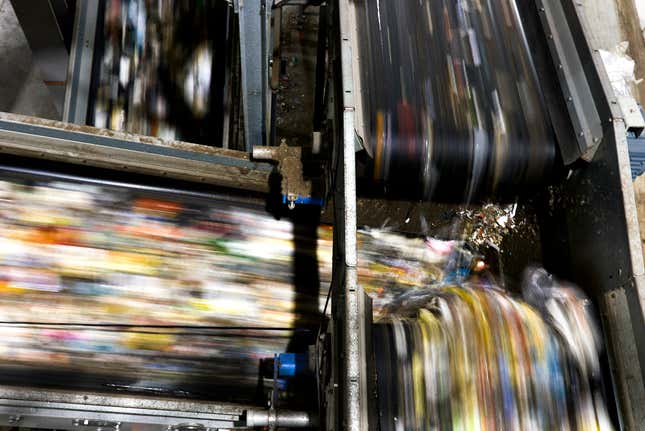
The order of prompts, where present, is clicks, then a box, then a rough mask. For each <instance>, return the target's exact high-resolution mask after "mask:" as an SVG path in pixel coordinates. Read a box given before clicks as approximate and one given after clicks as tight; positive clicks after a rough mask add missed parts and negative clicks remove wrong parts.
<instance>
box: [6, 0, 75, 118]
mask: <svg viewBox="0 0 645 431" xmlns="http://www.w3.org/2000/svg"><path fill="white" fill-rule="evenodd" d="M0 59H1V60H0V111H5V112H12V113H16V114H24V115H32V116H36V117H42V118H49V119H53V120H59V119H60V118H61V114H62V112H61V110H60V109H59V108H57V107H56V104H55V103H54V99H53V97H52V94H51V93H50V91H49V89H48V88H47V87H46V86H45V84H44V83H43V81H42V79H41V77H40V72H39V71H38V67H37V66H36V65H35V63H34V61H33V56H32V54H31V50H30V49H29V45H28V44H27V39H26V38H25V35H24V33H23V31H22V29H21V27H20V25H19V23H18V19H17V18H16V14H15V13H14V10H13V8H12V6H11V3H10V1H9V0H0ZM59 105H60V103H59Z"/></svg>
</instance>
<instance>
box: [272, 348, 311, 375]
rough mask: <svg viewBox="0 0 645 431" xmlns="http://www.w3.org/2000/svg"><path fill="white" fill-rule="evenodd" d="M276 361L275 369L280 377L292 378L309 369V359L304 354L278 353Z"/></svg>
mask: <svg viewBox="0 0 645 431" xmlns="http://www.w3.org/2000/svg"><path fill="white" fill-rule="evenodd" d="M276 359H277V360H276V367H277V368H278V375H279V376H280V377H294V376H296V375H299V374H302V373H304V372H306V371H307V370H308V369H309V359H308V357H307V354H306V353H280V354H279V355H278V357H277V358H276Z"/></svg>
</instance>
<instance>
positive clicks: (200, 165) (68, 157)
mask: <svg viewBox="0 0 645 431" xmlns="http://www.w3.org/2000/svg"><path fill="white" fill-rule="evenodd" d="M0 152H1V153H6V154H13V155H19V156H28V157H35V158H39V159H46V160H55V161H61V162H66V163H72V164H80V165H88V166H96V167H103V168H111V169H117V170H121V171H128V172H136V173H141V174H147V175H154V176H160V177H167V178H175V179H180V180H186V181H194V182H199V183H205V184H212V185H215V186H220V187H228V188H234V189H242V190H248V191H254V192H262V193H265V192H268V191H269V175H270V174H271V172H272V170H273V168H272V166H271V165H270V164H268V163H256V162H252V161H251V160H250V158H249V156H248V155H247V154H246V153H245V152H238V151H232V150H225V149H219V148H213V147H205V146H201V145H196V144H190V143H186V142H178V141H167V140H163V139H159V138H152V137H147V136H139V135H133V134H129V133H121V132H114V131H110V130H105V129H97V128H94V127H89V126H79V125H74V124H68V123H62V122H58V121H51V120H44V119H40V118H34V117H26V116H20V115H14V114H8V113H0Z"/></svg>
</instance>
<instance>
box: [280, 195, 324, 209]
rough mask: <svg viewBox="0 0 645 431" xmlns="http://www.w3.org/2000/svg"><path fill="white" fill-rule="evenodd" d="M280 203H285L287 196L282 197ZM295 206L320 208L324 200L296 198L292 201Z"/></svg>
mask: <svg viewBox="0 0 645 431" xmlns="http://www.w3.org/2000/svg"><path fill="white" fill-rule="evenodd" d="M282 203H283V204H286V203H287V196H285V195H282ZM294 203H295V204H296V205H317V206H319V207H322V206H324V205H325V200H324V199H323V198H311V197H310V198H303V197H300V196H298V199H296V200H295V201H294Z"/></svg>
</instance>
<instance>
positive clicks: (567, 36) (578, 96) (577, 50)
mask: <svg viewBox="0 0 645 431" xmlns="http://www.w3.org/2000/svg"><path fill="white" fill-rule="evenodd" d="M536 4H537V8H538V12H539V15H540V20H541V21H542V26H543V28H544V33H545V34H546V36H547V43H548V46H549V50H550V52H551V56H552V58H553V62H554V63H555V67H556V71H557V76H558V80H559V81H560V86H561V88H562V91H563V93H564V99H565V100H566V104H567V110H568V112H569V117H570V119H571V125H572V126H573V128H574V131H575V136H576V140H577V145H576V143H573V142H569V141H561V142H560V148H561V154H562V157H563V159H564V162H565V163H566V164H570V163H573V162H575V161H576V160H578V159H579V158H583V159H584V160H587V161H591V160H592V159H593V156H594V154H595V152H596V150H597V149H598V145H599V144H600V141H601V140H602V137H603V130H602V124H601V119H600V114H599V113H598V109H597V107H596V104H595V103H594V98H593V94H592V91H593V90H592V88H591V87H590V84H589V81H588V80H587V79H585V70H584V65H585V58H583V57H582V56H581V52H582V51H583V48H584V47H583V44H585V43H586V40H585V38H584V34H583V33H582V31H581V30H580V29H579V27H580V23H579V17H578V16H577V14H575V13H571V12H570V10H569V9H571V8H576V7H577V5H573V2H572V1H571V0H566V1H562V2H559V1H558V2H553V1H548V0H536ZM576 4H580V3H579V2H576Z"/></svg>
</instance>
